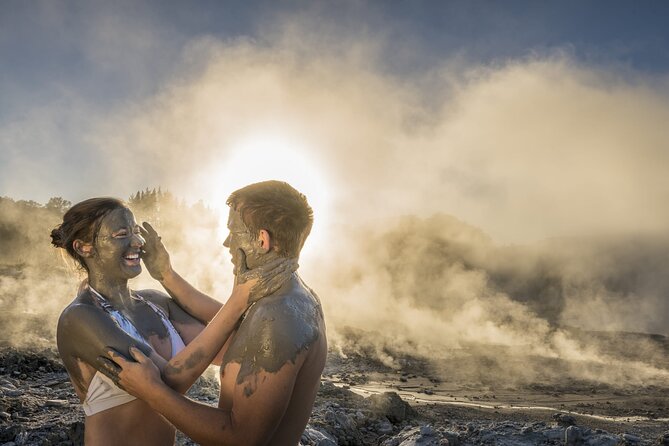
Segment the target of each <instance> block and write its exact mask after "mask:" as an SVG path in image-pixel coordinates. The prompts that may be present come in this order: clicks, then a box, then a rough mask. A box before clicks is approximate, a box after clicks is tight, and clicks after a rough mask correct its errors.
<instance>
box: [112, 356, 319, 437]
mask: <svg viewBox="0 0 669 446" xmlns="http://www.w3.org/2000/svg"><path fill="white" fill-rule="evenodd" d="M131 353H132V355H133V357H134V359H135V360H137V362H130V361H128V360H126V359H125V358H123V357H122V356H120V355H119V354H118V353H116V352H113V351H110V352H108V355H109V356H110V357H111V358H112V359H113V360H114V362H116V363H117V364H119V366H121V367H122V369H123V371H122V372H121V373H120V375H119V376H120V379H121V383H122V384H123V385H124V387H125V388H126V390H127V391H128V392H129V393H131V394H133V395H135V396H137V397H138V398H141V399H143V400H144V401H146V402H147V403H148V404H149V405H150V406H151V408H153V409H154V410H156V411H157V412H159V413H161V414H162V415H163V416H164V417H165V418H167V419H168V420H169V421H170V423H172V424H173V425H174V426H175V427H176V428H177V429H179V430H180V431H182V432H184V433H185V434H186V435H188V436H189V437H190V438H192V439H193V440H195V441H196V442H197V443H200V444H203V445H219V444H225V445H237V444H239V445H264V444H267V442H268V441H269V440H270V439H271V437H272V435H273V434H274V432H275V431H276V429H277V427H278V426H279V423H280V421H281V420H282V418H283V415H284V413H285V411H286V408H287V407H288V403H289V402H290V398H291V396H292V393H293V387H294V385H295V379H296V377H297V374H298V372H299V370H300V368H301V366H302V364H303V363H304V358H305V357H306V352H305V353H303V354H300V355H299V356H298V357H297V358H296V361H295V362H294V363H293V362H291V361H287V362H286V363H285V364H284V365H283V366H282V367H281V368H280V369H279V370H278V371H276V372H272V373H270V372H266V371H264V370H262V371H258V372H256V373H253V374H251V375H249V376H246V377H245V378H244V380H242V381H241V382H237V381H235V382H236V384H235V386H234V390H233V395H232V404H231V410H225V409H222V408H215V407H211V406H207V405H204V404H200V403H197V402H195V401H192V400H190V399H188V398H186V397H185V396H183V395H181V394H179V393H177V392H175V391H173V390H172V389H170V388H169V387H167V386H166V385H165V384H164V383H163V382H161V381H160V376H159V373H158V369H157V368H156V367H155V366H154V365H153V364H152V363H151V361H149V359H148V358H147V357H146V356H144V355H143V354H142V353H141V352H140V351H139V350H135V349H133V350H131ZM239 367H240V366H239V364H236V363H231V364H228V365H227V366H226V373H232V374H234V375H236V373H234V370H233V369H237V370H239ZM249 388H252V389H253V390H252V391H249Z"/></svg>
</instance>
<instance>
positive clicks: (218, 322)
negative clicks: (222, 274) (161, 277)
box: [161, 286, 248, 393]
mask: <svg viewBox="0 0 669 446" xmlns="http://www.w3.org/2000/svg"><path fill="white" fill-rule="evenodd" d="M247 307H248V287H239V286H237V287H235V288H234V289H233V292H232V295H231V296H230V299H228V301H227V302H226V303H225V305H223V307H222V308H221V309H220V310H219V311H218V313H217V314H216V316H215V317H214V318H213V319H212V320H211V322H210V323H209V325H207V326H206V327H205V329H204V330H203V331H202V332H201V333H200V334H199V335H198V336H197V337H196V338H195V339H194V340H193V341H192V342H190V343H189V344H188V345H187V346H186V347H185V348H184V349H183V350H181V351H180V352H179V353H178V354H176V355H175V356H174V357H173V358H172V359H170V361H169V362H168V363H167V364H166V365H165V367H163V369H162V371H161V375H162V379H163V381H164V382H165V384H167V385H168V386H170V387H171V388H172V389H174V390H176V391H177V392H180V393H184V392H186V391H187V390H188V389H189V388H190V386H192V385H193V383H194V382H195V381H196V380H197V378H198V377H199V376H200V375H201V374H202V373H203V372H204V371H205V369H206V368H207V367H208V366H209V364H211V363H212V361H213V360H214V358H215V357H216V356H217V355H218V353H219V351H220V350H221V347H222V346H223V345H224V344H225V342H226V341H227V340H228V338H229V337H230V335H231V333H232V332H233V331H234V330H235V328H236V327H237V323H238V321H239V319H240V317H241V316H242V314H244V311H246V308H247Z"/></svg>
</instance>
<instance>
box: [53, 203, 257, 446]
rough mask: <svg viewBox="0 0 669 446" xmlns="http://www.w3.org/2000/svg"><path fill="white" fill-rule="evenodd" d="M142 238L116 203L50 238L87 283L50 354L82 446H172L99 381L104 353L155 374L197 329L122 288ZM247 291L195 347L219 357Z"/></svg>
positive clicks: (175, 383)
mask: <svg viewBox="0 0 669 446" xmlns="http://www.w3.org/2000/svg"><path fill="white" fill-rule="evenodd" d="M142 230H143V229H142V228H140V227H139V226H138V225H137V223H136V222H135V218H134V216H133V214H132V212H131V211H130V210H129V209H128V208H127V207H126V206H125V204H124V203H123V202H121V201H120V200H117V199H114V198H92V199H89V200H85V201H82V202H81V203H78V204H76V205H74V206H73V207H72V208H71V209H69V210H68V211H67V212H66V213H65V215H64V216H63V222H62V224H60V225H59V226H58V227H57V228H55V229H54V230H53V231H52V233H51V238H52V243H53V245H54V246H56V247H59V248H63V249H65V250H66V251H67V253H68V254H69V255H70V256H71V257H72V258H73V259H74V260H75V261H76V262H77V263H78V264H79V265H80V266H81V267H82V268H83V269H84V270H85V271H86V273H87V276H88V277H87V280H85V281H84V285H83V286H82V287H81V288H80V291H79V294H78V295H77V297H76V298H75V299H74V300H73V301H72V303H70V304H69V305H68V306H67V307H66V308H65V310H63V312H62V314H61V316H60V318H59V321H58V330H57V342H58V351H59V353H60V356H61V358H62V359H63V362H64V364H65V368H66V369H67V372H68V374H69V376H70V379H71V381H72V384H73V385H74V389H75V391H76V392H77V395H78V396H79V398H80V399H81V401H82V405H83V408H84V412H85V413H86V421H85V437H84V438H85V442H86V444H95V445H103V444H109V445H118V444H126V445H130V444H138V445H140V444H141V445H166V444H173V443H174V438H175V430H174V428H173V427H172V426H171V425H170V424H169V423H168V422H167V421H166V420H165V419H164V418H162V417H161V416H160V415H159V414H157V413H156V412H154V411H153V410H151V409H150V408H149V406H148V405H147V404H146V403H144V402H143V401H141V400H138V399H135V398H134V397H133V396H131V395H129V394H127V393H126V392H125V391H123V390H122V389H120V388H118V387H117V386H116V385H114V383H113V379H110V378H108V377H107V376H105V375H103V374H102V373H101V370H102V369H103V368H102V367H101V364H100V362H99V359H98V357H99V356H101V355H104V352H105V350H106V349H107V348H108V347H112V348H114V349H116V350H118V351H119V352H126V353H127V352H128V351H129V348H130V347H136V348H138V349H139V350H141V351H142V352H143V353H144V354H146V355H147V356H149V358H150V359H151V360H153V362H155V363H156V365H157V366H158V367H159V368H160V369H161V370H162V369H163V368H165V367H166V365H167V364H168V361H169V360H170V359H172V358H173V357H175V355H177V353H178V352H179V351H180V350H181V349H183V348H184V345H185V344H188V343H190V342H191V341H192V340H193V339H195V337H196V336H197V335H198V334H199V333H200V332H201V331H202V330H203V328H204V324H203V323H202V322H201V321H199V320H197V319H195V318H194V317H192V316H191V315H189V314H188V313H186V312H185V311H184V310H183V309H182V308H181V307H180V306H179V305H177V304H176V303H175V301H174V300H172V299H170V297H169V296H167V295H166V294H164V293H162V292H159V291H155V290H143V291H133V290H131V289H130V288H129V287H128V280H129V279H132V278H134V277H136V276H137V275H139V274H140V272H141V271H142V267H141V265H140V258H141V256H142V254H143V251H142V248H143V246H144V244H145V241H144V238H143V237H142V234H141V231H142ZM256 276H257V274H256ZM249 289H250V287H249V286H248V285H245V286H236V287H235V290H236V292H235V290H233V294H232V296H231V298H230V299H229V300H228V302H226V305H224V306H223V307H222V309H221V310H220V312H219V314H221V315H222V316H221V317H220V318H218V319H217V321H218V322H217V324H218V325H217V326H216V327H215V328H216V329H217V333H216V336H213V334H212V336H209V340H207V339H204V340H203V338H206V336H204V335H203V337H200V338H199V339H198V342H199V343H201V344H202V343H203V342H210V345H212V344H211V343H213V342H217V343H219V344H216V346H217V348H219V349H220V347H221V346H222V344H223V343H224V342H225V340H226V339H227V337H228V336H229V334H230V333H231V332H232V331H233V329H234V325H235V324H236V322H237V321H238V319H239V318H240V317H241V315H242V314H243V313H244V311H245V310H246V308H247V307H248V304H249ZM239 290H242V291H239ZM212 301H213V300H212ZM216 305H218V307H220V304H218V303H216ZM203 319H210V317H206V318H203ZM211 328H214V327H211ZM214 338H215V340H214ZM198 342H195V343H193V347H195V346H196V345H197V344H198ZM182 353H184V354H185V353H187V352H186V351H184V352H182ZM128 356H129V355H128ZM211 356H213V355H211ZM176 359H177V358H175V360H176ZM211 359H212V358H211V357H208V358H204V359H203V361H206V364H204V363H203V364H202V366H201V367H200V369H203V368H204V367H206V365H207V364H208V363H209V362H211ZM171 364H172V363H170V365H171ZM174 370H178V368H174V367H173V368H172V372H174ZM200 373H201V370H200ZM197 376H199V373H196V374H193V373H191V376H189V377H188V379H187V380H185V381H184V380H182V381H179V376H176V377H175V376H173V377H172V384H171V385H172V387H173V388H175V389H177V390H179V391H185V390H186V389H187V388H188V387H190V384H192V381H193V380H194V379H195V378H196V377H197Z"/></svg>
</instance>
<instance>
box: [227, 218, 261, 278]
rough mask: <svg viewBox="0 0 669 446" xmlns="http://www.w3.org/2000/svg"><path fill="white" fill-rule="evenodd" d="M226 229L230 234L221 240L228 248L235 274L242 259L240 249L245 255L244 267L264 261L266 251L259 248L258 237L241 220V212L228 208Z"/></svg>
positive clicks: (257, 264) (250, 266)
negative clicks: (223, 240)
mask: <svg viewBox="0 0 669 446" xmlns="http://www.w3.org/2000/svg"><path fill="white" fill-rule="evenodd" d="M228 230H229V231H230V234H229V235H228V238H226V239H225V242H223V246H225V247H227V248H229V249H230V254H231V255H232V264H233V265H234V270H233V272H234V274H235V275H237V272H238V271H239V268H240V266H241V262H242V261H243V259H242V256H241V255H240V253H239V251H240V250H242V251H243V252H244V254H245V255H246V267H247V268H248V269H254V268H257V267H258V266H260V265H262V264H263V263H264V255H265V254H266V253H265V252H263V250H262V249H261V247H260V242H259V240H258V238H257V237H254V236H253V235H252V234H251V231H250V230H249V228H248V227H247V226H246V224H245V223H244V220H242V216H241V214H240V213H239V212H237V211H235V210H234V209H230V215H229V217H228Z"/></svg>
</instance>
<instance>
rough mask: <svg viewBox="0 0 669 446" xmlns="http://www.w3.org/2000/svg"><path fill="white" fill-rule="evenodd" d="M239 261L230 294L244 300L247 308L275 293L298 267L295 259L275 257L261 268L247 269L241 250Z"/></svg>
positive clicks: (244, 256)
mask: <svg viewBox="0 0 669 446" xmlns="http://www.w3.org/2000/svg"><path fill="white" fill-rule="evenodd" d="M240 260H241V261H240V264H239V269H238V271H237V275H236V276H235V286H234V289H233V291H232V293H233V296H237V298H242V299H244V298H245V299H246V305H247V306H249V305H252V304H254V303H255V302H257V301H258V300H260V299H262V298H263V297H265V296H269V295H271V294H273V293H275V292H276V291H277V290H278V289H279V288H281V286H282V285H283V284H284V283H285V282H286V280H289V279H290V277H291V276H292V274H293V272H295V271H296V270H297V268H298V266H299V265H298V263H297V259H291V258H286V257H277V258H276V259H274V260H271V261H269V262H267V263H266V264H264V265H262V266H259V267H257V268H253V269H248V267H247V266H246V255H245V254H244V251H242V250H241V249H240Z"/></svg>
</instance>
